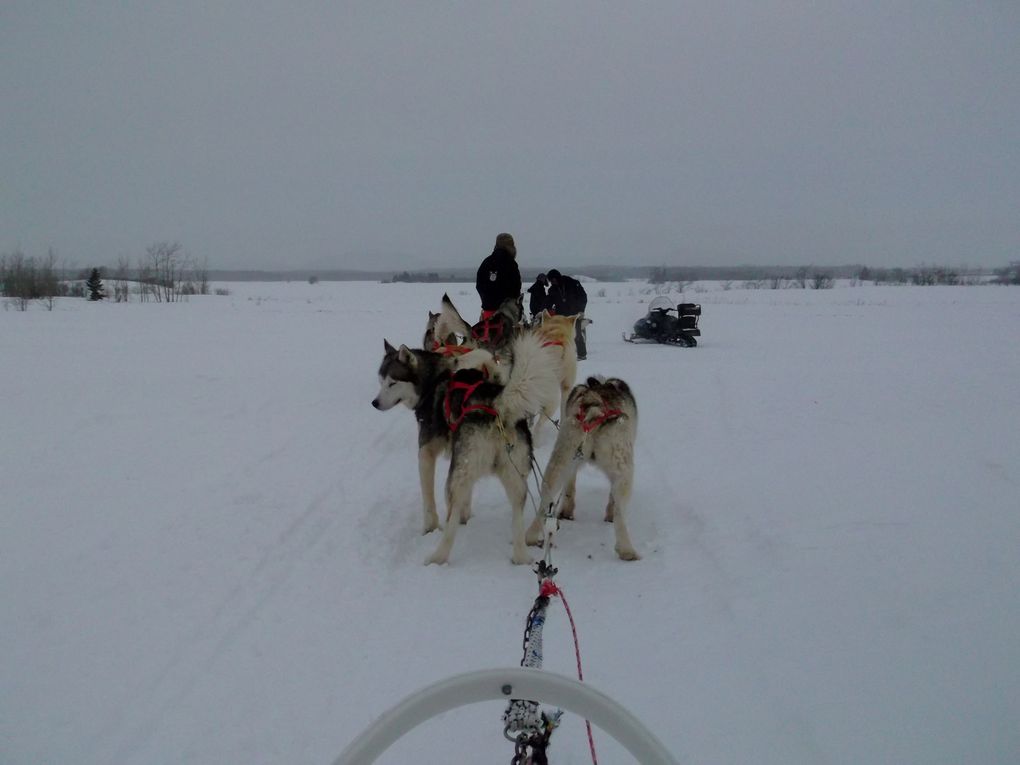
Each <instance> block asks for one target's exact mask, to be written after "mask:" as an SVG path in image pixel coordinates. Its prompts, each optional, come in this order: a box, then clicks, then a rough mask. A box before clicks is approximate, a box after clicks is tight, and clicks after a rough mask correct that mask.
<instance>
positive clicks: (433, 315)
mask: <svg viewBox="0 0 1020 765" xmlns="http://www.w3.org/2000/svg"><path fill="white" fill-rule="evenodd" d="M438 318H439V314H438V313H432V311H429V321H435V320H436V319H438Z"/></svg>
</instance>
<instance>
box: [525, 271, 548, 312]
mask: <svg viewBox="0 0 1020 765" xmlns="http://www.w3.org/2000/svg"><path fill="white" fill-rule="evenodd" d="M547 284H548V282H546V281H543V280H539V279H536V280H535V283H534V284H532V285H531V286H530V287H528V293H529V294H530V295H531V297H530V299H529V300H528V310H530V311H531V315H532V316H538V314H540V313H542V311H543V310H544V309H545V307H546V303H547V302H548V297H547V296H546V294H545V288H546V285H547Z"/></svg>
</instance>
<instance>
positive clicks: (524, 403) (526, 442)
mask: <svg viewBox="0 0 1020 765" xmlns="http://www.w3.org/2000/svg"><path fill="white" fill-rule="evenodd" d="M383 348H384V355H383V361H382V364H381V365H380V367H379V379H380V383H381V389H380V391H379V395H378V396H377V397H376V398H375V400H373V401H372V406H374V407H375V408H376V409H380V410H387V409H391V408H393V407H394V406H396V405H397V404H404V405H405V406H407V407H408V408H410V409H412V410H413V411H414V413H415V417H416V418H417V420H418V473H419V478H420V480H421V488H422V498H423V500H424V511H425V524H424V530H425V533H428V532H429V531H432V530H433V529H435V528H437V527H438V525H439V519H438V516H437V514H436V505H435V464H436V459H437V458H438V456H439V455H440V454H441V453H444V452H447V453H449V455H450V471H449V474H448V476H447V479H446V505H447V518H446V525H445V527H444V530H443V538H442V540H441V541H440V543H439V546H438V547H437V548H436V551H435V552H434V553H433V554H432V555H431V556H430V557H429V558H428V560H426V563H445V562H446V561H447V559H448V558H449V555H450V550H451V549H452V547H453V542H454V538H455V537H456V534H457V527H458V525H460V523H461V522H462V521H464V520H466V519H467V517H468V515H469V514H470V502H471V492H472V489H473V488H474V485H475V483H476V482H477V481H478V479H479V478H481V477H482V476H485V475H492V474H495V475H496V476H497V477H498V478H499V479H500V481H501V483H502V484H503V488H504V490H505V491H506V494H507V498H508V499H509V500H510V505H511V509H512V513H513V524H512V526H513V555H512V560H513V562H514V563H517V564H523V563H530V562H531V556H530V555H529V554H528V552H527V548H526V545H525V543H524V502H525V499H526V497H527V477H528V472H529V471H530V469H531V461H532V458H533V450H532V441H531V433H530V431H529V430H528V425H527V418H528V417H529V416H530V415H533V414H534V413H535V412H537V411H538V410H539V409H540V407H541V402H542V401H543V400H545V399H546V398H548V396H549V393H550V391H552V392H553V393H555V392H556V386H557V379H556V376H555V374H554V373H553V371H552V370H553V369H554V367H553V366H552V365H551V364H550V363H549V359H548V356H549V351H548V349H547V348H544V347H543V346H542V344H541V343H540V342H538V340H537V339H536V338H534V337H531V336H529V335H524V336H521V337H519V338H518V339H517V340H515V341H514V343H513V355H514V359H515V363H514V365H513V367H512V368H511V369H510V371H509V373H508V374H507V376H506V379H505V384H500V383H498V382H493V381H490V380H487V379H485V376H484V374H483V372H482V371H480V370H478V369H462V370H456V371H455V370H454V369H453V368H452V364H451V362H450V360H449V359H448V358H447V357H444V356H443V355H442V354H440V353H434V352H431V351H423V350H411V349H409V348H407V347H406V346H401V347H400V348H399V349H397V348H394V347H393V346H392V345H390V344H389V343H388V342H385V341H384V344H383Z"/></svg>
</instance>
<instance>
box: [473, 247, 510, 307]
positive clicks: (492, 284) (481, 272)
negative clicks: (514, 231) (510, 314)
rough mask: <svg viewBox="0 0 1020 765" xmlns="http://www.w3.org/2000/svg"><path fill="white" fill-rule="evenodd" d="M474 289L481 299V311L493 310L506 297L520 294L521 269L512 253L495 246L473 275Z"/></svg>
mask: <svg viewBox="0 0 1020 765" xmlns="http://www.w3.org/2000/svg"><path fill="white" fill-rule="evenodd" d="M475 289H476V290H478V297H480V298H481V299H482V310H483V311H495V310H496V309H497V308H499V307H500V306H501V305H502V304H503V301H504V300H506V299H507V298H514V299H515V300H516V299H517V298H518V297H520V294H521V270H520V269H519V268H518V267H517V261H516V260H515V259H514V256H513V253H511V252H510V251H509V250H505V249H503V248H502V247H497V248H496V249H494V250H493V251H492V254H491V255H490V256H489V257H487V258H486V259H485V260H483V261H482V264H481V265H480V266H479V267H478V275H477V276H476V277H475Z"/></svg>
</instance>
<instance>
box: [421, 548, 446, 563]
mask: <svg viewBox="0 0 1020 765" xmlns="http://www.w3.org/2000/svg"><path fill="white" fill-rule="evenodd" d="M449 559H450V554H449V553H448V552H445V551H443V550H436V551H435V552H434V553H432V554H431V555H430V556H429V557H427V558H426V559H425V565H426V566H431V565H432V564H433V563H434V564H435V565H437V566H443V565H445V564H446V562H447V561H448V560H449Z"/></svg>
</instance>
